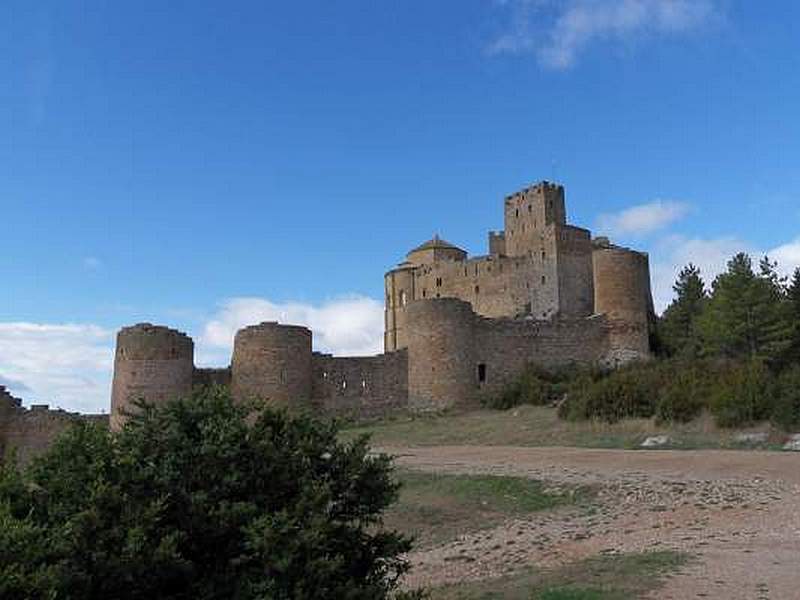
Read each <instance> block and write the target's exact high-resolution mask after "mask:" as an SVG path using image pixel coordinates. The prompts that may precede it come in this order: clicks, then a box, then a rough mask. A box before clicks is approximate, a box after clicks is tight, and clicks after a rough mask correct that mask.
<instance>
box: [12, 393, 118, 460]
mask: <svg viewBox="0 0 800 600" xmlns="http://www.w3.org/2000/svg"><path fill="white" fill-rule="evenodd" d="M79 420H81V421H91V422H95V423H98V424H100V425H104V426H107V425H108V415H80V414H77V413H71V412H67V411H65V410H61V409H51V408H50V407H49V406H48V405H46V404H35V405H32V406H31V407H30V408H24V407H23V406H22V401H21V400H20V399H19V398H15V397H13V396H12V395H11V394H10V393H9V392H8V390H6V388H5V387H3V386H0V459H3V458H6V457H9V456H10V455H11V453H12V451H13V453H14V455H15V459H16V460H17V461H19V463H20V464H25V463H27V462H29V461H30V459H31V458H33V457H34V456H36V455H37V454H39V453H41V452H42V451H43V450H46V449H47V448H48V447H49V446H50V445H51V444H52V443H53V440H55V439H56V437H58V435H59V434H60V433H61V432H63V431H64V430H65V429H67V428H68V427H69V426H70V425H71V424H73V423H75V422H76V421H79Z"/></svg>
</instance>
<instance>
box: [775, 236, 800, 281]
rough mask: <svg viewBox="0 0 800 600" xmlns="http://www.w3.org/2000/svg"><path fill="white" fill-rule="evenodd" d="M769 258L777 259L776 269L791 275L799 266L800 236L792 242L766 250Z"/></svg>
mask: <svg viewBox="0 0 800 600" xmlns="http://www.w3.org/2000/svg"><path fill="white" fill-rule="evenodd" d="M768 256H769V257H770V259H771V260H776V261H778V270H779V271H780V272H781V273H783V274H784V275H792V274H793V273H794V270H795V269H797V268H800V237H799V238H797V239H795V240H794V241H792V242H789V243H787V244H783V245H782V246H778V247H777V248H773V249H772V250H770V251H769V252H768Z"/></svg>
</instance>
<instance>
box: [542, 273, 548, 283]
mask: <svg viewBox="0 0 800 600" xmlns="http://www.w3.org/2000/svg"><path fill="white" fill-rule="evenodd" d="M546 281H547V279H546V278H545V276H544V275H542V285H544V284H545V282H546Z"/></svg>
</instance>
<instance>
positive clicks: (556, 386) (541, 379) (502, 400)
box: [483, 365, 585, 410]
mask: <svg viewBox="0 0 800 600" xmlns="http://www.w3.org/2000/svg"><path fill="white" fill-rule="evenodd" d="M583 371H585V369H582V368H581V367H579V366H574V367H565V368H563V369H556V370H545V369H539V368H537V367H536V366H534V365H529V366H528V367H527V368H526V369H525V370H524V371H523V372H522V374H521V375H520V376H519V377H518V378H517V379H516V380H515V381H513V382H511V383H510V384H508V385H506V386H505V388H504V389H503V391H502V392H501V393H500V395H499V396H492V397H489V398H487V399H485V400H484V403H483V404H484V406H486V407H487V408H494V409H496V410H508V409H509V408H513V407H515V406H520V405H522V404H529V405H532V406H545V405H547V404H551V403H554V402H558V401H559V400H561V399H562V398H563V397H564V395H565V394H566V392H567V390H568V389H569V387H570V385H571V382H572V381H573V380H574V379H575V378H576V377H577V376H578V374H579V373H582V372H583Z"/></svg>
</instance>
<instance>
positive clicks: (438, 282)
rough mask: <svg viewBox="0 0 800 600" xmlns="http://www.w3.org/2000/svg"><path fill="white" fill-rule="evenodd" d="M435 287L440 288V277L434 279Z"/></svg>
mask: <svg viewBox="0 0 800 600" xmlns="http://www.w3.org/2000/svg"><path fill="white" fill-rule="evenodd" d="M436 287H442V278H441V277H437V278H436Z"/></svg>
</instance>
